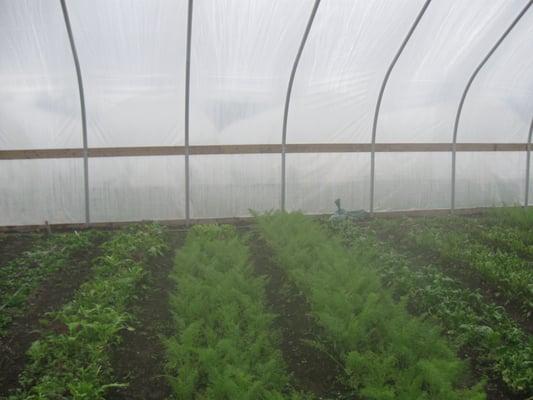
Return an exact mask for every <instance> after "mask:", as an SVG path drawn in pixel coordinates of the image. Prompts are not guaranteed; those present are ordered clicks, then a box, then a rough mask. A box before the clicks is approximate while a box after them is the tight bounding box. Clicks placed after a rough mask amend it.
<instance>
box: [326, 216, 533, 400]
mask: <svg viewBox="0 0 533 400" xmlns="http://www.w3.org/2000/svg"><path fill="white" fill-rule="evenodd" d="M396 223H397V222H396V221H389V222H388V225H389V226H390V225H391V224H396ZM378 225H382V223H381V222H379V223H377V222H373V223H371V224H369V225H367V226H359V225H356V224H354V223H352V222H350V221H343V222H340V223H332V224H328V227H329V228H330V230H331V231H332V232H334V233H335V234H336V235H338V236H339V237H340V238H341V240H342V242H343V243H345V244H346V245H347V246H349V247H350V249H351V250H352V252H353V258H354V259H357V260H361V261H362V262H365V263H366V264H367V265H369V266H371V267H372V268H373V269H374V270H375V271H376V272H378V273H379V274H380V277H381V280H382V282H383V284H384V285H385V286H387V287H390V288H392V290H393V292H394V294H395V296H397V297H403V298H405V299H406V300H407V302H408V304H409V308H410V309H411V310H413V311H414V312H416V313H417V314H419V315H421V316H422V317H424V318H426V319H431V320H433V321H435V322H437V323H438V324H440V325H441V326H442V329H443V332H444V334H445V335H446V336H448V337H449V338H450V339H451V340H452V341H453V342H455V343H456V344H457V345H458V346H461V347H467V348H468V349H469V353H472V352H473V353H474V355H475V356H476V358H477V359H478V362H477V367H478V368H480V369H481V370H482V371H483V372H485V373H487V374H490V375H492V376H496V377H498V378H499V379H501V381H503V382H505V384H506V385H507V386H508V389H509V390H510V391H511V392H515V393H517V394H521V395H524V396H525V397H526V398H527V397H528V396H531V395H533V392H531V390H533V363H532V362H531V360H533V338H532V337H530V336H528V335H526V334H525V333H524V332H523V331H522V330H521V329H520V328H519V327H518V326H517V324H516V323H515V322H514V321H513V320H512V319H511V318H509V316H508V315H507V314H506V313H505V310H504V309H503V308H502V307H499V306H496V305H495V304H493V303H490V302H487V301H485V299H484V298H483V296H482V295H481V294H480V293H479V291H472V290H469V289H466V288H464V287H463V286H462V285H461V283H460V282H458V281H456V280H455V279H453V278H451V277H449V276H446V275H445V274H444V273H443V272H442V271H440V270H439V268H438V267H437V266H435V265H427V264H426V263H424V264H423V265H419V264H417V265H415V264H414V263H413V262H412V261H411V260H410V258H408V257H407V256H406V255H404V254H402V253H400V252H398V251H397V250H396V249H394V248H393V247H394V246H391V244H390V242H381V241H380V240H379V239H378V238H377V233H376V231H375V228H376V226H378ZM398 232H401V234H402V235H403V234H404V232H405V231H404V230H399V231H398ZM528 391H529V392H528Z"/></svg>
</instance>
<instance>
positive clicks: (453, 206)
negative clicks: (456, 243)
mask: <svg viewBox="0 0 533 400" xmlns="http://www.w3.org/2000/svg"><path fill="white" fill-rule="evenodd" d="M531 4H533V0H529V1H528V2H527V4H526V5H525V7H524V8H522V10H521V11H520V13H519V14H518V15H517V16H516V18H515V19H514V20H513V22H512V23H511V25H509V27H508V28H507V29H506V30H505V32H503V34H502V35H501V36H500V38H499V39H498V41H497V42H496V43H495V44H494V46H492V48H491V49H490V51H489V52H488V53H487V55H486V56H485V57H484V58H483V60H482V61H481V63H479V65H478V66H477V68H476V69H475V70H474V72H473V73H472V75H471V76H470V79H468V82H467V84H466V87H465V89H464V91H463V95H462V96H461V101H460V102H459V107H458V108H457V114H456V115H455V122H454V125H453V141H452V187H451V191H452V192H451V205H450V209H451V211H452V212H453V211H454V210H455V175H456V167H455V165H456V153H457V149H456V147H457V130H458V128H459V120H460V118H461V113H462V111H463V106H464V103H465V99H466V96H467V94H468V92H469V90H470V87H471V86H472V83H473V82H474V79H476V76H477V75H478V74H479V71H481V69H482V68H483V66H484V65H485V64H486V63H487V61H488V60H489V58H490V57H491V56H492V55H493V54H494V52H495V51H496V50H497V49H498V47H499V46H500V44H501V43H502V42H503V41H504V40H505V38H506V37H507V35H509V33H510V32H511V31H512V30H513V28H514V27H515V25H516V24H517V23H518V21H520V19H521V18H522V16H523V15H524V14H525V13H526V11H527V10H528V9H529V7H531Z"/></svg>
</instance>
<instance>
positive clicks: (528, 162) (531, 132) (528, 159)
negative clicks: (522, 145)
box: [524, 118, 533, 207]
mask: <svg viewBox="0 0 533 400" xmlns="http://www.w3.org/2000/svg"><path fill="white" fill-rule="evenodd" d="M532 136H533V118H531V125H530V126H529V135H528V138H527V157H526V195H525V198H524V207H527V206H528V205H529V175H530V170H531V137H532Z"/></svg>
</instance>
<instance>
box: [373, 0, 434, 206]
mask: <svg viewBox="0 0 533 400" xmlns="http://www.w3.org/2000/svg"><path fill="white" fill-rule="evenodd" d="M429 3H431V0H426V2H425V3H424V5H423V6H422V8H421V10H420V12H419V13H418V15H417V16H416V19H415V21H414V22H413V24H412V25H411V28H410V29H409V32H407V35H406V36H405V38H404V40H403V42H402V44H401V46H400V48H399V49H398V51H397V52H396V54H395V55H394V58H393V59H392V62H391V63H390V65H389V68H387V72H386V73H385V77H384V78H383V82H382V83H381V88H380V89H379V95H378V100H377V103H376V108H375V110H374V121H373V123H372V142H371V148H370V214H373V213H374V187H375V169H376V168H375V165H376V161H375V160H376V133H377V127H378V117H379V111H380V108H381V101H382V100H383V94H384V93H385V87H386V86H387V82H388V81H389V77H390V75H391V73H392V70H393V69H394V66H395V65H396V63H397V61H398V59H399V58H400V56H401V55H402V52H403V50H404V49H405V46H406V45H407V42H408V41H409V39H411V36H412V35H413V32H414V31H415V29H416V27H417V26H418V23H419V22H420V20H421V19H422V16H423V15H424V13H425V12H426V10H427V8H428V6H429Z"/></svg>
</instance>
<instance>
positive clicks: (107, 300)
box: [10, 225, 166, 400]
mask: <svg viewBox="0 0 533 400" xmlns="http://www.w3.org/2000/svg"><path fill="white" fill-rule="evenodd" d="M165 246H166V243H165V240H164V231H163V230H162V228H161V227H159V226H157V225H142V226H135V227H130V228H128V229H127V230H124V231H122V232H119V233H116V234H115V235H114V236H113V237H112V239H110V240H109V241H107V242H105V243H103V244H102V246H101V249H102V255H101V256H100V257H98V258H97V259H96V260H95V262H94V265H93V269H94V275H93V277H92V279H91V280H89V281H88V282H86V283H84V284H83V285H82V286H81V287H80V288H79V290H78V291H77V293H76V295H75V297H74V299H73V300H72V301H71V302H69V303H67V304H66V305H64V306H63V308H62V309H61V310H59V311H57V312H53V313H50V314H49V315H48V316H47V318H46V320H45V321H43V324H44V326H45V331H46V333H44V334H43V335H42V337H41V338H40V339H39V340H37V341H35V342H34V343H33V344H32V345H31V348H30V349H29V351H28V358H29V360H28V363H27V365H26V368H25V370H24V371H23V373H22V376H21V378H20V383H21V386H22V388H21V389H20V390H19V391H18V392H17V393H16V394H14V395H12V396H11V397H10V399H12V400H15V399H26V400H30V399H66V398H69V399H84V400H86V399H89V400H97V399H103V398H104V397H105V393H106V390H107V389H109V388H111V387H114V386H120V385H123V383H118V382H114V381H113V375H112V371H111V366H110V360H109V349H110V347H111V346H112V345H114V344H116V343H117V342H118V341H119V340H120V331H121V330H122V329H127V328H128V326H129V325H128V323H129V321H130V318H131V316H130V315H129V314H128V312H127V311H126V306H127V303H128V301H129V300H130V299H131V298H132V296H134V295H135V292H136V289H137V284H138V283H139V282H140V281H141V279H142V277H143V275H144V274H145V266H146V263H147V262H148V261H149V259H150V257H153V256H156V255H159V254H161V253H162V252H163V251H164V249H165Z"/></svg>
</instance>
